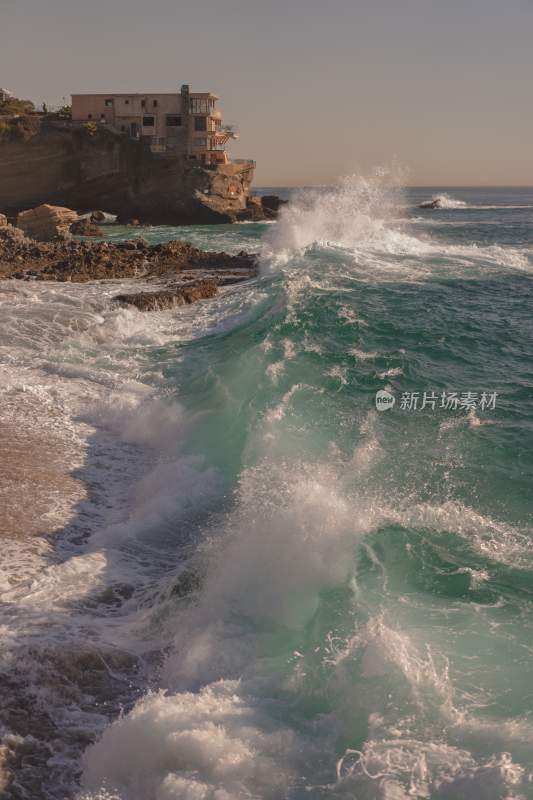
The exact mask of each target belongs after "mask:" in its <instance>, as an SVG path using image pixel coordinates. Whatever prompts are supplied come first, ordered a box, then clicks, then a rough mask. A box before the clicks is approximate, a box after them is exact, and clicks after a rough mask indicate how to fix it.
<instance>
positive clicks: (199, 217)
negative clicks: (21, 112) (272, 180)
mask: <svg viewBox="0 0 533 800" xmlns="http://www.w3.org/2000/svg"><path fill="white" fill-rule="evenodd" d="M30 122H31V124H30ZM0 134H1V135H0V211H3V212H4V213H6V214H8V215H11V216H14V215H15V214H17V213H18V212H20V211H22V210H25V209H29V208H32V207H34V206H37V205H40V204H41V203H52V204H56V205H61V206H68V207H69V208H73V209H76V210H77V211H78V212H85V211H91V210H93V209H94V208H99V209H102V210H104V211H108V212H109V213H112V214H118V216H119V219H120V220H124V221H127V220H129V219H132V218H138V219H140V220H141V221H142V222H146V223H154V224H187V223H203V222H205V223H216V222H234V221H236V220H238V219H249V218H253V219H261V218H262V217H264V214H265V212H264V211H263V209H262V207H261V204H260V203H259V204H258V203H257V202H254V200H253V199H251V198H250V197H249V194H250V185H251V182H252V178H253V162H245V163H235V162H230V163H229V164H223V165H220V166H219V167H217V168H216V169H204V168H203V167H201V166H198V165H197V164H195V163H194V162H191V161H187V160H185V159H183V158H180V157H179V156H177V155H175V154H174V153H172V151H167V152H162V153H153V152H152V151H151V149H150V146H149V144H148V143H146V142H145V141H142V140H134V139H130V138H129V137H127V136H125V135H123V134H118V133H114V132H112V131H110V130H108V129H106V128H103V127H100V126H96V125H85V126H78V127H76V126H73V125H72V124H71V123H68V122H58V121H49V120H46V119H39V118H37V117H33V118H28V124H23V123H22V122H21V121H20V120H18V121H17V122H16V123H13V124H12V125H11V127H7V128H6V127H4V130H3V131H0ZM266 214H267V215H268V211H267V212H266Z"/></svg>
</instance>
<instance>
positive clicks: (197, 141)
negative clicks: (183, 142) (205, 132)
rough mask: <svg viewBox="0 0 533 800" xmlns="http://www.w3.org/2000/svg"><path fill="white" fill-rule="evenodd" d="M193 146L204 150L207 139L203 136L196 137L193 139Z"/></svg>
mask: <svg viewBox="0 0 533 800" xmlns="http://www.w3.org/2000/svg"><path fill="white" fill-rule="evenodd" d="M194 146H195V147H196V148H197V149H198V150H205V149H206V148H207V139H206V138H205V136H200V137H199V138H198V139H195V140H194Z"/></svg>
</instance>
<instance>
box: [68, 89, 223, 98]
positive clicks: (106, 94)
mask: <svg viewBox="0 0 533 800" xmlns="http://www.w3.org/2000/svg"><path fill="white" fill-rule="evenodd" d="M149 94H159V95H178V94H179V95H180V94H181V91H180V90H179V89H178V90H177V91H175V92H73V93H71V95H70V96H71V97H86V96H87V95H90V96H91V97H94V96H96V97H109V96H110V95H111V96H117V95H120V96H121V97H145V96H146V95H149ZM189 94H190V95H191V97H192V96H198V95H201V96H203V97H211V98H212V99H213V100H220V98H219V96H218V95H216V94H213V92H190V93H189Z"/></svg>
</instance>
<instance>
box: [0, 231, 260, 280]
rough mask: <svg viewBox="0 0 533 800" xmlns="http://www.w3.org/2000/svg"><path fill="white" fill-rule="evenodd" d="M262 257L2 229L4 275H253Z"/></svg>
mask: <svg viewBox="0 0 533 800" xmlns="http://www.w3.org/2000/svg"><path fill="white" fill-rule="evenodd" d="M256 261H257V256H256V255H254V254H249V253H245V252H241V253H239V254H238V255H230V254H229V253H215V252H206V251H204V250H199V249H198V248H197V247H194V246H193V245H191V244H190V243H189V242H183V241H179V240H178V241H173V242H165V243H164V244H159V245H150V244H149V242H147V241H146V240H144V239H134V240H131V241H129V242H119V243H116V244H115V243H113V242H102V241H90V240H85V241H75V240H72V239H67V240H64V239H58V238H56V239H54V240H53V241H51V242H37V241H35V240H34V239H29V238H27V237H26V236H25V235H24V233H23V231H22V230H20V229H19V228H15V227H13V226H12V225H6V226H3V227H0V279H2V278H13V277H17V278H26V277H30V273H31V274H32V276H33V275H38V276H39V277H40V278H42V279H44V280H52V281H53V280H59V281H65V280H71V281H75V282H81V283H83V282H85V281H91V280H108V279H110V278H113V279H117V278H122V279H123V278H139V277H148V278H150V279H152V278H158V277H160V276H162V275H164V276H166V277H167V278H170V279H172V278H174V280H175V276H176V275H181V273H182V272H184V271H190V272H191V275H190V276H189V278H190V279H193V280H195V281H198V280H200V279H204V278H205V277H206V272H207V271H209V272H212V273H213V275H209V276H208V277H210V278H211V277H213V276H216V277H217V279H218V276H222V275H227V274H229V273H230V272H235V271H238V272H242V274H243V276H245V277H246V276H247V277H253V276H254V275H255V272H256Z"/></svg>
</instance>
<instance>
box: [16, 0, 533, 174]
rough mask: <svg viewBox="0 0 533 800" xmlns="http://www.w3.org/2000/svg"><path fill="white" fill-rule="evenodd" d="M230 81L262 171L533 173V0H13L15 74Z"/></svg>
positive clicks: (235, 112) (223, 87) (225, 97)
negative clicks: (387, 167) (394, 168)
mask: <svg viewBox="0 0 533 800" xmlns="http://www.w3.org/2000/svg"><path fill="white" fill-rule="evenodd" d="M182 83H190V84H191V88H192V89H193V90H194V91H208V90H209V91H214V92H215V93H217V94H218V95H220V97H221V103H220V107H221V109H222V110H223V112H224V115H225V120H226V122H231V123H235V124H237V125H238V127H239V129H240V134H241V140H240V141H239V142H238V143H236V144H234V145H233V146H232V148H231V153H232V154H233V155H234V156H235V157H252V158H255V159H256V161H257V164H258V169H257V173H256V184H258V185H261V184H263V185H288V184H290V185H302V184H310V183H323V182H329V181H331V180H332V179H334V178H336V177H337V176H339V175H342V174H346V173H350V172H354V171H367V170H368V169H369V168H371V167H372V166H374V165H383V164H388V163H390V162H391V161H392V160H393V159H396V160H398V161H399V162H400V163H401V164H403V165H404V166H405V167H406V169H407V170H408V174H409V182H410V183H412V184H432V185H433V184H437V185H453V184H456V185H457V184H525V185H532V184H533V0H190V2H180V0H85V2H81V0H0V86H4V87H5V88H8V89H11V90H12V91H14V92H15V94H17V95H18V96H22V97H27V98H30V99H32V100H34V101H35V102H36V103H39V104H40V103H41V102H42V101H43V100H46V102H47V103H49V104H53V103H58V102H60V101H61V98H62V97H63V96H67V97H68V95H70V93H71V92H80V91H85V90H86V91H106V90H113V91H149V90H170V91H172V90H174V89H176V88H177V87H179V86H180V85H181V84H182Z"/></svg>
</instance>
